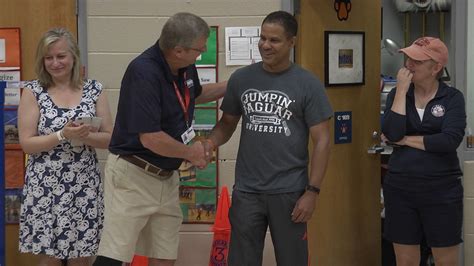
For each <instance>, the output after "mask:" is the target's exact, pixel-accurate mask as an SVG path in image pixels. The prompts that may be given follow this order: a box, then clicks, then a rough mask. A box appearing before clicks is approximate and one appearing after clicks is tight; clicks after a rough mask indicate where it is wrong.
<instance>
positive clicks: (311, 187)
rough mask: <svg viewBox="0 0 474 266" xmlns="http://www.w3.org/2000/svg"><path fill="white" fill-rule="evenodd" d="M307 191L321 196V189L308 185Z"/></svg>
mask: <svg viewBox="0 0 474 266" xmlns="http://www.w3.org/2000/svg"><path fill="white" fill-rule="evenodd" d="M306 191H311V192H314V193H316V194H318V195H319V192H321V189H320V188H318V187H315V186H311V185H306Z"/></svg>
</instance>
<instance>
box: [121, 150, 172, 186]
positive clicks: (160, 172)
mask: <svg viewBox="0 0 474 266" xmlns="http://www.w3.org/2000/svg"><path fill="white" fill-rule="evenodd" d="M119 158H122V159H124V160H125V161H127V162H129V163H131V164H133V165H136V166H138V167H140V168H142V169H143V170H145V171H147V172H148V173H150V174H153V175H157V176H158V178H159V179H162V180H164V179H168V178H170V177H171V176H172V175H173V170H165V169H161V168H159V167H156V166H154V165H153V164H151V163H148V162H146V161H145V160H143V159H140V158H138V157H136V156H135V155H120V156H119Z"/></svg>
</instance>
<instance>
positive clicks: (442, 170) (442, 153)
mask: <svg viewBox="0 0 474 266" xmlns="http://www.w3.org/2000/svg"><path fill="white" fill-rule="evenodd" d="M395 92H396V88H395V89H393V90H392V91H391V92H390V93H389V95H388V97H387V106H386V110H385V113H384V120H383V125H382V132H383V134H384V135H385V136H386V137H387V139H389V140H390V141H392V142H397V141H399V140H401V139H402V138H403V137H404V136H405V135H407V136H424V140H423V142H424V145H425V151H423V150H419V149H415V148H411V147H408V146H401V147H395V148H394V150H393V153H392V155H391V156H390V160H389V169H388V172H387V175H386V177H385V183H386V184H389V185H391V186H394V187H398V188H401V189H405V190H415V191H423V190H429V189H435V188H440V187H443V186H446V185H448V184H450V183H452V182H459V181H458V179H459V177H460V176H461V175H462V172H461V168H460V165H459V159H458V156H457V151H456V149H457V148H458V146H459V144H460V143H461V142H462V140H463V137H464V131H465V128H466V110H465V102H464V96H463V95H462V93H461V92H460V91H459V90H457V89H455V88H452V87H449V86H448V85H446V84H445V83H444V82H441V81H440V82H439V87H438V91H437V92H436V95H435V97H434V98H433V99H432V100H431V101H430V102H428V104H427V105H426V108H425V112H424V115H423V120H421V119H420V117H419V115H418V113H417V110H416V106H415V95H414V86H413V84H411V86H410V88H409V90H408V92H407V95H406V115H400V114H398V113H395V112H393V111H392V110H391V108H392V104H393V100H394V97H395Z"/></svg>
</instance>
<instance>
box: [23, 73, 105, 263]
mask: <svg viewBox="0 0 474 266" xmlns="http://www.w3.org/2000/svg"><path fill="white" fill-rule="evenodd" d="M25 89H27V90H31V91H32V92H33V94H34V96H35V97H36V100H37V101H38V107H39V110H40V117H39V122H38V134H39V135H40V136H41V135H48V134H51V133H53V132H56V131H58V130H60V129H62V128H63V127H64V125H65V124H66V123H67V122H68V121H69V120H75V119H76V118H78V117H94V116H96V103H97V99H98V97H99V95H100V93H101V92H102V85H101V84H100V83H99V82H97V81H94V80H86V81H85V83H84V86H83V93H82V100H81V103H80V104H79V105H78V106H76V107H75V108H73V109H65V108H59V107H57V106H56V105H55V104H54V102H53V101H52V99H51V97H50V96H49V95H48V92H47V90H46V89H45V88H43V87H42V86H41V85H40V84H39V83H38V81H36V80H35V81H31V82H28V83H27V84H26V85H25ZM22 200H23V201H22V205H21V216H20V251H21V252H29V253H33V254H46V255H50V256H53V257H56V258H58V259H72V258H78V257H87V256H93V255H95V254H96V252H97V249H98V247H99V238H100V234H101V231H102V219H103V211H104V207H103V206H104V205H103V184H102V180H101V178H100V169H99V164H98V161H97V155H96V152H95V150H94V148H92V147H90V146H80V147H73V146H72V145H71V143H70V141H67V140H66V141H62V142H61V143H60V144H58V145H57V146H56V147H55V148H53V149H52V150H50V151H46V152H41V153H37V154H32V155H30V156H28V162H27V166H26V177H25V186H24V188H23V199H22Z"/></svg>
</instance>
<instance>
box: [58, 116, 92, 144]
mask: <svg viewBox="0 0 474 266" xmlns="http://www.w3.org/2000/svg"><path fill="white" fill-rule="evenodd" d="M62 130H63V136H64V137H65V138H66V139H70V140H72V139H78V140H84V139H85V138H87V136H89V133H91V132H97V131H98V130H99V129H98V128H97V127H94V126H92V125H90V124H77V123H75V122H74V121H69V122H67V123H66V125H65V126H64V128H63V129H62Z"/></svg>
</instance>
